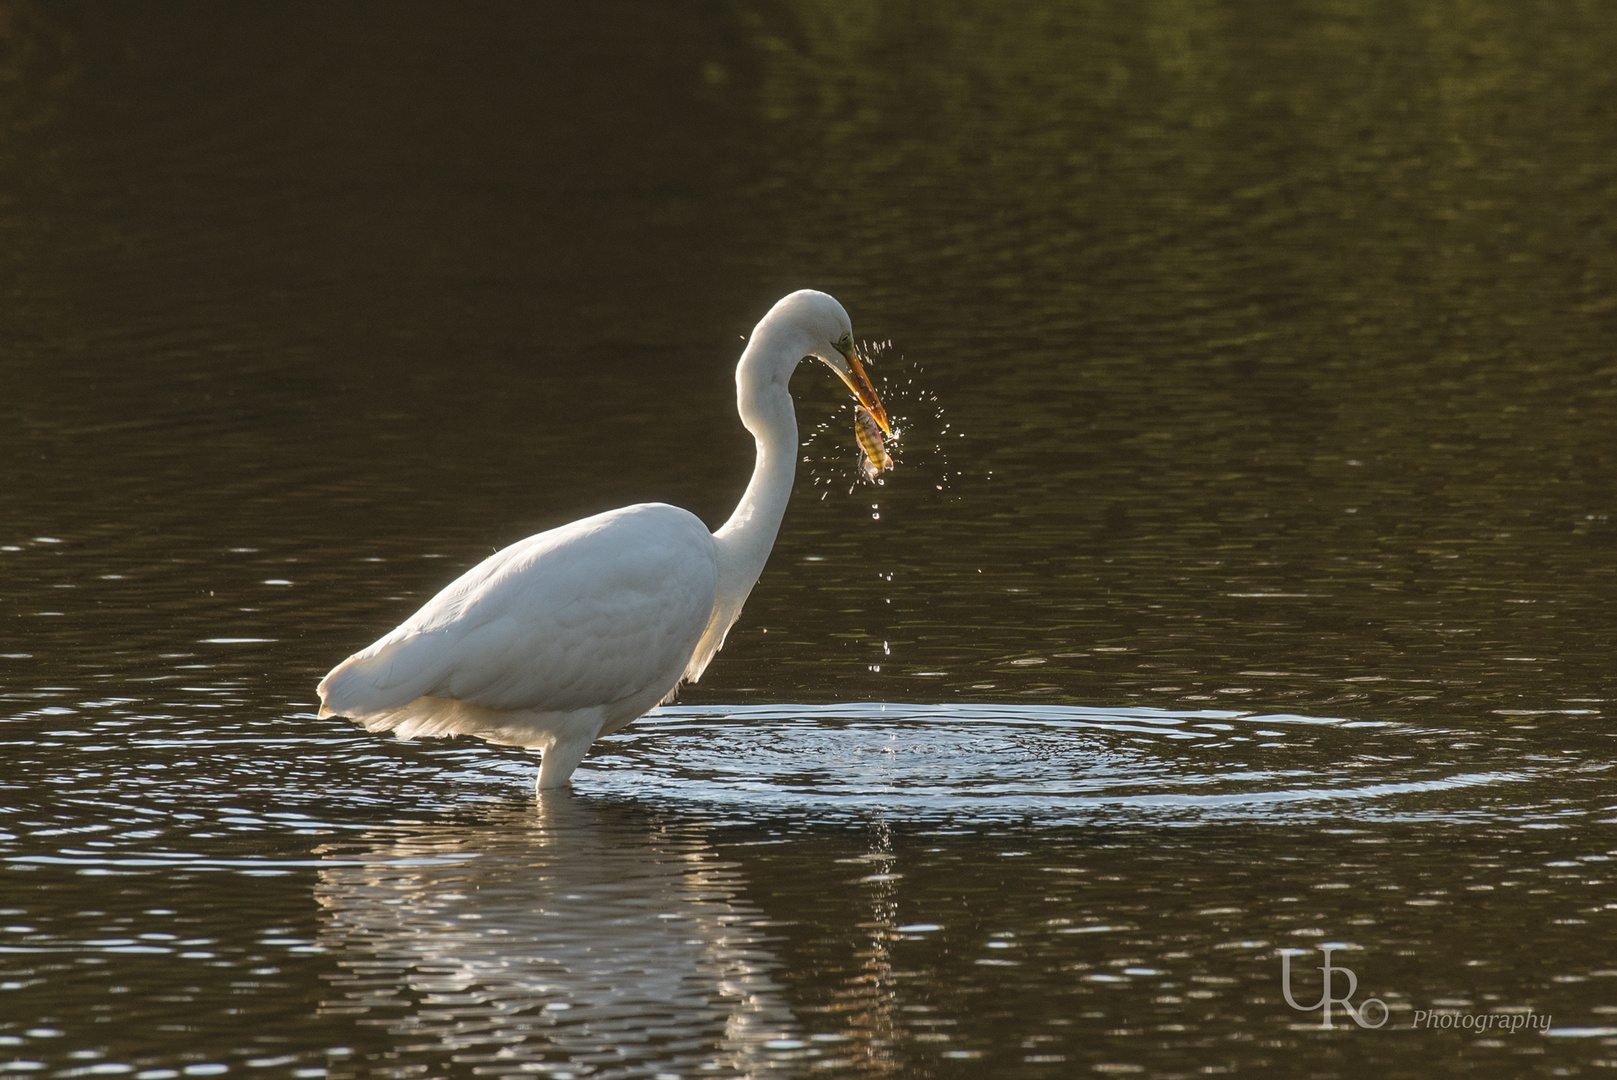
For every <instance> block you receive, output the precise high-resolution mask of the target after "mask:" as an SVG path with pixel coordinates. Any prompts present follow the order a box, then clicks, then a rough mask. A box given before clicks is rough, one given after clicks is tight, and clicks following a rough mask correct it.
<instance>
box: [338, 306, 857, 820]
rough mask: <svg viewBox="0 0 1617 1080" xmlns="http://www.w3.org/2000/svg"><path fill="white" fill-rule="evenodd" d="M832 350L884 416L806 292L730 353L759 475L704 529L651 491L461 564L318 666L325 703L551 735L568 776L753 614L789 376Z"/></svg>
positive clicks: (544, 747) (371, 713) (384, 716)
mask: <svg viewBox="0 0 1617 1080" xmlns="http://www.w3.org/2000/svg"><path fill="white" fill-rule="evenodd" d="M808 356H814V357H817V358H818V359H820V360H823V361H824V362H825V363H826V364H828V365H829V366H830V367H831V368H832V370H834V371H835V372H836V373H837V374H838V375H840V376H841V377H842V378H843V380H844V381H845V382H847V384H848V386H849V388H850V389H852V390H853V392H854V395H855V396H856V397H857V398H858V399H859V401H860V403H861V404H863V405H864V406H865V407H866V408H867V409H870V410H871V412H872V413H873V414H875V416H876V417H877V418H878V419H879V421H880V423H881V425H882V427H883V428H886V427H887V415H886V412H885V410H883V408H882V406H881V402H880V401H879V400H878V399H877V397H876V394H875V391H874V390H873V389H872V388H871V386H870V381H869V379H868V378H867V377H866V375H865V373H864V368H863V365H862V363H861V361H860V359H859V356H858V353H857V352H856V351H855V349H854V346H853V333H852V327H851V324H850V323H849V320H848V315H847V312H845V311H844V310H843V309H842V305H841V304H838V303H837V302H836V301H835V300H834V299H832V298H831V297H829V296H827V295H826V294H824V293H820V292H814V291H812V290H802V291H800V292H795V293H792V294H791V295H790V296H787V297H785V298H784V299H782V300H781V301H780V302H779V303H777V304H776V305H775V306H774V307H773V308H771V309H770V311H769V314H768V315H766V316H764V318H763V320H762V321H760V322H759V323H758V325H757V327H756V328H755V329H754V330H753V334H752V338H751V340H750V342H749V343H748V345H747V348H746V350H745V351H744V352H743V353H742V355H741V361H740V363H739V364H738V365H737V366H736V397H737V406H738V410H739V412H740V414H741V420H742V423H743V424H745V425H746V427H747V429H748V430H749V431H750V432H752V434H753V436H754V438H755V439H756V440H757V447H758V459H757V464H756V465H755V467H754V469H753V475H752V481H751V482H750V483H749V484H748V485H747V490H746V493H745V494H743V495H742V497H741V502H740V504H739V505H738V506H737V507H736V510H735V513H734V514H732V515H731V516H730V519H729V520H728V521H727V522H725V524H724V525H723V526H722V527H720V528H719V529H718V531H716V532H713V533H709V532H708V531H707V527H706V526H705V525H703V524H702V522H701V521H700V520H699V519H698V518H697V517H696V516H695V515H694V514H691V513H690V512H688V511H686V510H681V509H679V508H678V507H674V506H668V505H665V504H663V503H642V504H639V505H636V506H627V507H624V508H623V509H621V510H612V511H608V512H607V513H604V514H597V515H595V516H594V517H588V518H584V519H583V520H581V521H575V522H573V523H571V524H569V525H563V526H561V527H560V528H556V529H551V530H550V531H548V532H543V533H539V534H538V535H536V536H530V537H528V538H527V539H525V540H520V541H518V542H517V543H515V544H512V545H511V546H510V547H507V548H505V549H504V550H503V551H499V552H496V553H495V554H493V555H491V556H489V557H488V558H487V559H484V560H483V561H482V562H480V563H478V564H477V565H476V566H474V567H472V568H471V569H470V570H468V571H466V573H464V574H462V575H461V576H460V577H459V578H457V579H455V580H454V581H453V582H451V583H450V584H449V586H448V587H447V588H445V589H444V590H443V591H442V592H440V593H439V594H438V595H437V596H435V597H433V598H432V599H431V600H429V601H428V602H427V603H426V604H425V605H424V606H423V607H422V608H421V610H419V611H417V612H416V613H415V614H414V615H412V616H410V618H408V619H406V620H405V621H404V622H403V623H402V624H400V625H399V627H398V628H397V629H395V630H394V631H393V632H392V633H390V634H388V635H387V636H386V637H383V638H382V639H380V640H379V641H377V642H376V643H375V644H373V645H371V646H370V647H369V648H367V649H364V650H363V651H361V652H358V653H355V654H354V655H353V656H350V657H349V658H348V659H347V660H344V661H343V662H342V663H341V664H338V665H337V666H336V667H335V668H333V669H332V670H331V672H330V673H329V674H328V675H327V676H326V677H325V678H324V679H323V680H321V682H320V700H321V709H320V713H321V715H322V716H327V715H333V714H335V715H340V716H347V717H350V718H352V719H353V720H355V721H356V722H358V723H361V724H363V725H364V726H365V727H366V728H367V729H369V730H371V731H392V732H395V733H396V734H397V735H398V736H399V737H400V738H404V739H411V738H415V737H417V736H422V735H476V736H478V737H479V738H483V739H487V740H489V741H490V742H496V743H503V744H506V745H513V746H526V747H533V748H537V749H539V750H540V751H541V752H542V754H543V758H542V760H541V763H540V769H539V781H538V783H539V787H540V788H551V787H560V786H562V785H564V784H566V783H567V780H568V778H569V777H570V776H571V775H572V773H573V770H574V769H575V768H577V766H578V763H579V762H580V761H582V760H583V758H584V755H585V753H586V752H588V750H589V747H590V744H591V743H593V742H594V741H595V740H596V739H597V738H599V737H600V736H602V735H607V734H611V733H612V732H614V731H617V730H619V729H620V728H622V727H624V726H626V725H627V724H629V723H630V722H631V721H633V720H634V719H635V718H637V717H639V716H641V715H643V714H644V713H646V712H647V711H648V710H650V709H652V708H654V707H655V706H656V705H657V704H658V703H659V702H661V701H664V700H667V699H669V698H671V697H672V696H673V694H674V692H675V691H676V690H677V689H678V687H679V684H680V682H681V680H688V681H691V682H694V681H696V680H697V679H698V678H700V677H701V674H702V672H703V670H704V669H706V667H707V665H708V663H709V661H711V660H712V658H713V654H714V653H716V652H718V650H719V649H720V647H722V646H723V644H724V638H725V635H726V634H727V633H728V632H729V629H730V627H731V625H733V624H734V622H735V620H736V618H737V617H738V616H739V615H740V614H741V606H742V604H743V603H744V602H745V601H746V598H747V594H748V593H750V592H751V591H752V587H753V585H754V584H755V583H756V582H757V580H758V576H759V574H761V573H762V572H763V568H764V563H765V561H766V560H767V559H768V557H769V550H770V548H771V547H773V545H774V542H775V535H776V532H777V531H778V529H779V527H780V522H781V518H782V516H783V515H784V513H785V510H786V502H787V499H788V498H789V497H790V495H791V488H792V479H793V476H794V474H795V468H796V461H797V420H796V416H795V414H794V411H793V408H792V400H791V395H790V393H789V392H788V391H787V382H788V380H789V379H790V378H791V374H792V371H793V369H795V368H796V366H797V364H798V362H799V361H800V360H802V359H803V358H805V357H808Z"/></svg>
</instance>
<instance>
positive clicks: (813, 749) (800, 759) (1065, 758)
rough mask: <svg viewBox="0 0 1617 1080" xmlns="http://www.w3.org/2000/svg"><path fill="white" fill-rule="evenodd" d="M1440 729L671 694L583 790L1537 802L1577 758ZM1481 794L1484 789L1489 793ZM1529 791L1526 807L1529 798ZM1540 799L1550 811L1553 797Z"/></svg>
mask: <svg viewBox="0 0 1617 1080" xmlns="http://www.w3.org/2000/svg"><path fill="white" fill-rule="evenodd" d="M1567 768H1568V766H1567V765H1566V763H1565V762H1564V761H1562V760H1559V759H1554V758H1549V757H1547V756H1546V757H1542V758H1539V759H1536V760H1535V759H1523V758H1522V757H1521V756H1519V755H1512V754H1510V753H1508V752H1507V751H1506V750H1505V749H1503V748H1500V747H1498V746H1493V745H1489V746H1484V745H1481V744H1477V743H1467V742H1465V741H1463V740H1460V739H1458V738H1457V737H1456V733H1454V732H1448V731H1444V730H1441V729H1437V728H1429V727H1415V726H1412V725H1406V724H1398V723H1392V722H1384V721H1378V720H1370V719H1348V718H1341V717H1315V716H1302V715H1295V714H1286V713H1265V714H1252V713H1241V712H1232V711H1227V710H1211V709H1204V710H1184V711H1171V710H1162V709H1144V708H1111V709H1103V708H1082V707H1071V706H1018V705H994V704H975V705H926V706H915V705H901V704H881V703H872V704H839V705H815V706H804V705H765V706H726V707H717V708H716V707H706V708H669V709H664V710H661V711H659V712H657V713H654V714H652V715H651V716H648V717H646V718H645V719H643V720H641V721H639V722H638V723H637V724H635V725H634V726H633V727H632V728H630V729H629V730H628V731H627V732H626V733H625V734H624V735H623V736H621V737H618V738H614V739H610V740H607V741H605V742H603V743H602V744H600V745H599V746H598V748H597V750H596V751H595V753H594V754H593V755H592V757H591V758H590V760H589V762H588V767H587V768H586V769H585V770H584V771H582V772H581V773H580V774H579V784H580V786H581V788H583V789H585V790H589V791H592V792H596V791H600V792H603V793H611V794H615V795H624V796H633V797H638V798H644V799H648V800H656V801H670V800H672V801H682V802H688V803H695V804H705V805H707V806H709V807H714V806H717V807H721V808H722V807H727V806H728V807H732V808H734V809H736V810H738V811H740V810H745V812H746V813H747V815H748V816H749V817H751V816H754V815H756V814H757V813H759V812H761V811H767V812H768V813H804V814H811V815H812V816H814V817H815V818H816V819H820V820H823V819H825V818H826V817H827V816H831V817H836V816H839V815H851V814H861V813H865V812H867V811H869V810H871V809H873V808H883V809H887V810H893V811H901V812H904V813H907V814H912V815H923V816H940V817H959V818H967V819H974V820H992V821H1013V820H1037V821H1043V822H1049V823H1074V822H1093V821H1106V820H1116V821H1142V820H1145V821H1149V820H1159V821H1164V822H1172V823H1180V824H1194V823H1196V822H1199V821H1230V820H1298V819H1309V818H1319V817H1322V816H1331V815H1340V814H1344V813H1352V814H1353V815H1354V816H1357V817H1364V816H1374V817H1377V818H1383V819H1400V818H1422V819H1426V818H1432V817H1434V816H1436V817H1444V818H1458V817H1467V816H1471V815H1474V814H1477V813H1479V812H1481V811H1480V810H1479V807H1480V806H1481V805H1482V804H1483V803H1484V802H1486V803H1487V805H1488V813H1489V814H1490V815H1491V814H1496V813H1498V811H1499V810H1500V808H1501V807H1500V799H1501V793H1502V792H1507V791H1508V792H1514V793H1515V794H1512V795H1510V796H1509V797H1507V798H1505V801H1506V802H1508V803H1510V804H1511V806H1512V813H1513V814H1526V815H1527V816H1532V814H1533V806H1532V803H1533V802H1534V800H1533V799H1532V797H1531V795H1530V794H1529V793H1528V790H1527V787H1526V786H1527V785H1529V784H1530V783H1531V782H1532V781H1535V780H1543V779H1546V778H1548V777H1550V776H1553V775H1560V774H1562V773H1565V772H1566V771H1567ZM1483 792H1486V797H1484V795H1483V794H1482V793H1483ZM1523 800H1525V803H1524V801H1523ZM1546 809H1547V808H1546Z"/></svg>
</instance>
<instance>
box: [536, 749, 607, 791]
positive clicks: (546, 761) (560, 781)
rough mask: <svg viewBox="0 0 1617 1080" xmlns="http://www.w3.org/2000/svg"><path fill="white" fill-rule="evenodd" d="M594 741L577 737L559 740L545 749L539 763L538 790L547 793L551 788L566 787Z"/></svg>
mask: <svg viewBox="0 0 1617 1080" xmlns="http://www.w3.org/2000/svg"><path fill="white" fill-rule="evenodd" d="M594 741H595V740H594V739H586V738H579V737H576V736H575V737H573V738H571V739H562V738H559V739H557V740H556V741H555V742H553V743H551V744H550V745H549V746H547V747H545V748H544V750H543V751H542V753H543V754H544V756H543V757H542V758H541V759H540V761H539V783H538V785H537V787H538V789H539V790H540V791H546V790H549V789H550V788H559V787H566V786H567V781H568V780H570V779H571V778H572V775H573V770H574V769H576V768H578V763H579V762H581V761H583V760H584V755H585V754H587V753H589V752H590V744H591V743H593V742H594Z"/></svg>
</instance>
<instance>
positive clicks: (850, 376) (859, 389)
mask: <svg viewBox="0 0 1617 1080" xmlns="http://www.w3.org/2000/svg"><path fill="white" fill-rule="evenodd" d="M842 356H843V359H845V360H847V362H848V370H847V371H842V370H841V369H837V374H838V375H841V376H842V381H843V382H845V383H847V384H848V389H849V390H852V391H853V396H854V397H856V398H858V399H859V404H861V405H863V406H864V407H865V408H866V409H868V410H870V415H871V416H873V417H874V418H875V420H876V423H878V424H880V425H881V429H882V431H883V432H884V433H885V434H888V435H891V434H892V433H893V427H892V425H891V424H890V423H888V421H887V410H886V409H885V408H883V407H882V403H881V398H879V397H877V396H876V388H875V387H874V386H871V385H870V376H868V375H866V374H865V364H864V361H862V360H860V359H859V354H858V352H856V351H854V350H853V349H849V350H848V351H847V352H845V353H843V354H842Z"/></svg>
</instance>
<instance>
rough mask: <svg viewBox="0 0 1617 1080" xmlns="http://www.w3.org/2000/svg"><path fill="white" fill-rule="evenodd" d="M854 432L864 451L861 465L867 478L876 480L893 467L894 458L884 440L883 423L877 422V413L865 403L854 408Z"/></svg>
mask: <svg viewBox="0 0 1617 1080" xmlns="http://www.w3.org/2000/svg"><path fill="white" fill-rule="evenodd" d="M853 434H854V438H856V439H858V440H859V449H860V450H861V451H862V457H861V459H860V462H859V467H860V469H862V470H863V471H864V474H865V479H866V480H874V479H876V477H878V476H880V475H881V474H882V473H884V472H886V471H887V470H888V469H891V468H892V467H893V459H892V457H891V456H890V455H889V454H888V453H887V446H886V444H884V443H883V442H882V437H881V425H880V424H879V423H877V422H876V417H875V414H873V413H872V412H871V411H870V410H869V409H867V408H865V407H864V406H863V405H858V406H855V408H854V414H853Z"/></svg>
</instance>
